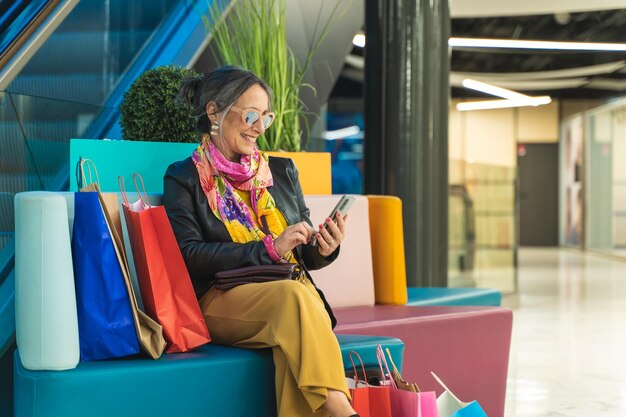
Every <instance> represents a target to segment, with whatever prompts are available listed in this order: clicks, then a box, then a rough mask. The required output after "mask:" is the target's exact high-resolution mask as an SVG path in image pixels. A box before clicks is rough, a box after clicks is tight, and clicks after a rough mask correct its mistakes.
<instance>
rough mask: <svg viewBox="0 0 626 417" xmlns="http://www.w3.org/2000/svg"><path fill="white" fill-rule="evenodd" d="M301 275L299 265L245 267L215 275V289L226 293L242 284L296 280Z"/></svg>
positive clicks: (283, 264)
mask: <svg viewBox="0 0 626 417" xmlns="http://www.w3.org/2000/svg"><path fill="white" fill-rule="evenodd" d="M302 273H303V271H302V268H301V267H300V265H299V264H294V263H282V264H274V265H258V266H246V267H243V268H236V269H230V270H228V271H221V272H218V273H216V274H215V288H217V289H218V290H221V291H227V290H230V289H231V288H235V287H237V286H239V285H242V284H254V283H263V282H271V281H280V280H285V279H298V278H299V277H300V276H301V274H302Z"/></svg>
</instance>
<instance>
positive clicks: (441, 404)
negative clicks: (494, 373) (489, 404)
mask: <svg viewBox="0 0 626 417" xmlns="http://www.w3.org/2000/svg"><path fill="white" fill-rule="evenodd" d="M430 374H431V375H432V376H433V378H435V380H436V381H437V382H438V383H439V385H441V387H442V388H443V389H444V391H443V393H442V394H441V395H440V396H439V397H438V398H437V408H438V410H439V417H487V414H486V413H485V411H484V410H483V408H482V407H481V406H480V404H478V402H477V401H471V402H463V401H461V400H459V398H458V397H457V396H456V395H454V394H453V393H452V391H450V389H449V388H448V387H447V386H446V385H445V384H444V383H443V381H442V380H441V379H440V378H439V377H438V376H437V375H435V373H434V372H431V373H430Z"/></svg>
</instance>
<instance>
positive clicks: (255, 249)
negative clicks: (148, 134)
mask: <svg viewBox="0 0 626 417" xmlns="http://www.w3.org/2000/svg"><path fill="white" fill-rule="evenodd" d="M180 96H181V97H182V98H183V99H184V100H185V101H186V102H187V103H188V104H189V105H190V106H191V107H192V108H193V109H194V111H196V112H197V113H196V114H197V115H199V118H198V123H197V129H198V132H199V134H200V145H199V146H198V148H197V149H196V150H195V151H194V152H193V154H192V155H191V156H190V157H189V158H187V159H185V160H183V161H180V162H176V163H174V164H172V165H170V166H169V168H168V169H167V172H166V174H165V184H164V195H163V200H164V206H165V209H166V211H167V214H168V216H169V219H170V222H171V224H172V228H173V229H174V233H175V235H176V238H177V240H178V244H179V246H180V249H181V251H182V254H183V257H184V259H185V262H186V264H187V268H188V269H189V273H190V276H191V279H192V282H193V285H194V289H195V291H196V294H197V296H198V298H199V300H200V307H201V309H202V312H203V314H204V318H205V321H206V323H207V326H208V327H209V330H210V332H211V337H212V339H213V341H214V342H216V343H219V344H224V345H230V346H238V347H244V348H253V349H257V348H266V347H269V348H272V352H273V357H274V363H275V365H276V373H275V378H276V381H275V384H276V404H277V410H278V416H279V417H293V416H313V415H315V416H323V415H330V416H332V417H348V416H355V415H356V414H355V411H354V409H352V407H351V406H350V402H349V400H348V398H349V393H348V389H347V386H346V381H345V376H344V372H343V365H342V360H341V351H340V349H339V345H338V342H337V338H336V337H335V335H334V333H333V331H332V328H333V327H334V325H335V324H336V320H335V318H334V316H333V313H332V311H331V309H330V307H329V305H328V303H327V302H326V300H325V298H324V295H323V294H322V292H321V291H320V290H319V289H317V288H316V287H315V285H314V283H313V281H312V280H311V277H310V275H309V274H308V272H306V273H305V275H304V277H303V278H302V279H300V280H283V281H272V282H265V283H250V284H244V285H240V286H237V287H235V288H232V289H230V290H227V291H220V290H218V289H216V288H215V287H214V285H213V282H214V280H215V274H216V273H217V272H220V271H226V270H230V269H235V268H240V267H245V266H254V265H270V264H273V263H278V262H300V264H302V265H303V266H304V267H305V268H304V269H305V271H306V269H319V268H322V267H325V266H326V265H328V264H330V263H331V262H332V261H333V260H334V259H335V258H336V257H337V255H338V254H339V245H340V243H341V241H342V239H343V237H344V233H345V228H344V226H345V224H344V218H343V217H342V216H341V215H340V214H339V215H338V216H337V218H336V219H335V220H336V224H335V222H329V227H328V230H326V228H323V227H322V226H321V225H320V227H319V229H314V228H312V226H311V221H310V220H309V210H308V209H307V208H306V206H305V203H304V198H303V196H302V189H301V187H300V183H299V180H298V172H297V170H296V167H295V166H294V164H293V161H291V160H290V159H286V158H274V157H269V158H268V157H267V155H265V154H264V153H262V152H260V151H259V150H258V149H257V147H256V141H257V139H258V137H259V136H260V135H262V134H263V132H265V130H266V129H267V128H269V127H270V125H271V124H272V122H273V120H274V114H273V113H272V112H271V96H272V94H271V90H270V88H269V87H268V86H267V84H266V83H265V82H264V81H263V80H261V79H260V78H259V77H258V76H256V75H255V74H253V73H252V72H250V71H247V70H244V69H241V68H237V67H232V66H226V67H221V68H218V69H216V70H214V71H212V72H210V73H207V74H205V75H204V76H202V77H198V78H192V79H187V80H185V82H184V83H183V85H182V87H181V91H180ZM313 236H317V238H316V239H317V241H318V244H317V246H312V245H310V244H309V242H310V240H311V238H312V237H313Z"/></svg>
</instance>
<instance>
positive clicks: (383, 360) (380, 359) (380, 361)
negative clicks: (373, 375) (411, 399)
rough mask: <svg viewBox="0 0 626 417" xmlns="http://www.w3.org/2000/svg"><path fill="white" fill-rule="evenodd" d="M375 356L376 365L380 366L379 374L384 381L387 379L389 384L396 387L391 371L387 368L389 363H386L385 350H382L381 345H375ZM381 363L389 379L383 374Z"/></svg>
mask: <svg viewBox="0 0 626 417" xmlns="http://www.w3.org/2000/svg"><path fill="white" fill-rule="evenodd" d="M376 358H378V367H379V368H380V376H381V378H382V379H383V380H384V381H389V385H391V386H392V387H393V388H395V389H398V386H397V385H396V381H394V380H393V376H392V375H391V371H390V370H389V365H387V359H386V358H385V352H383V347H382V346H381V345H380V344H378V345H377V346H376ZM383 365H384V366H385V369H386V370H387V375H389V379H387V377H386V376H385V370H384V369H383Z"/></svg>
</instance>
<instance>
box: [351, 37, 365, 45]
mask: <svg viewBox="0 0 626 417" xmlns="http://www.w3.org/2000/svg"><path fill="white" fill-rule="evenodd" d="M352 44H353V45H354V46H358V47H361V48H363V47H364V46H365V34H364V33H357V34H356V35H354V38H352Z"/></svg>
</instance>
